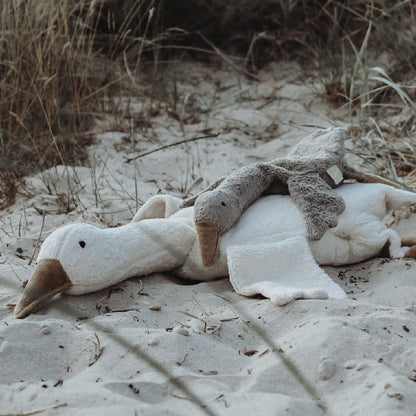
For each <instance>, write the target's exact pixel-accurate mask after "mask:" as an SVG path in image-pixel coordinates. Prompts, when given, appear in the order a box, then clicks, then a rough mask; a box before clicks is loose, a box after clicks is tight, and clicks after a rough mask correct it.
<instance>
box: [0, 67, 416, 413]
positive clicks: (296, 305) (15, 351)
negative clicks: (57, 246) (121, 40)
mask: <svg viewBox="0 0 416 416" xmlns="http://www.w3.org/2000/svg"><path fill="white" fill-rule="evenodd" d="M172 70H174V71H176V79H177V82H178V91H179V101H178V104H177V114H176V116H177V115H178V114H179V117H173V116H172V113H171V112H170V106H169V105H167V104H166V103H164V102H160V103H159V102H153V103H152V104H151V106H152V109H153V110H152V111H153V113H152V117H150V120H148V121H149V123H148V124H149V125H147V126H144V125H143V123H140V120H142V118H143V114H144V113H143V107H144V105H143V102H142V101H141V99H140V97H137V98H135V97H133V98H130V100H131V101H132V104H133V108H135V109H136V110H137V113H134V112H133V113H132V116H131V117H121V116H114V117H110V116H102V117H101V118H100V119H98V120H97V124H96V126H95V128H94V134H95V136H96V142H95V144H93V145H92V146H91V147H90V148H89V157H90V167H63V166H58V167H57V168H53V169H50V170H48V171H45V172H42V173H40V174H37V175H35V176H32V177H28V178H26V188H25V190H24V191H23V193H22V195H19V196H18V198H17V200H16V203H15V204H14V205H13V206H12V207H10V208H8V209H7V210H5V211H3V212H2V213H1V214H0V228H1V232H0V236H1V241H0V242H1V247H0V254H1V256H0V262H1V264H0V375H1V376H0V415H2V416H3V415H10V414H13V415H14V414H20V415H29V414H37V412H39V413H40V414H43V415H45V416H47V415H68V416H69V415H71V416H74V415H91V416H95V415H100V416H104V415H132V416H133V415H188V414H189V415H204V414H208V415H237V414H247V415H254V414H262V415H279V416H280V415H288V416H295V415H299V416H304V415H308V416H315V415H316V416H318V415H325V414H326V415H340V416H344V415H365V416H371V415H377V416H382V415H383V416H402V415H403V416H413V415H415V414H416V346H415V345H416V342H415V341H416V336H415V334H416V290H415V285H416V283H415V271H416V263H415V262H414V261H412V260H389V259H372V260H368V261H367V262H365V263H361V264H356V265H348V266H343V267H338V268H334V267H326V268H325V270H326V271H327V272H328V273H329V274H330V275H331V277H333V278H334V280H335V281H336V282H337V283H339V284H340V285H341V286H342V287H343V288H344V289H345V291H346V293H347V294H348V299H345V300H298V301H295V302H292V303H290V304H288V305H287V306H284V307H276V306H273V305H272V304H271V303H270V301H269V300H267V299H261V298H246V297H242V296H239V295H237V294H236V293H235V292H234V291H233V289H232V287H231V284H230V282H229V281H228V279H222V280H218V281H214V282H208V283H206V282H205V283H196V284H190V282H186V281H182V280H179V279H177V278H175V277H173V276H171V275H169V274H155V275H151V276H147V277H134V278H131V279H129V280H127V281H125V282H122V283H120V284H118V285H116V286H114V287H112V288H109V289H105V290H102V291H100V292H97V293H93V294H89V295H83V296H65V295H63V296H61V297H59V298H58V299H56V300H55V301H54V302H52V304H51V305H50V306H48V307H46V308H44V309H43V310H41V311H39V312H38V313H36V314H33V315H30V316H29V317H28V318H26V319H24V320H15V319H14V318H13V305H14V304H15V303H16V302H17V300H18V298H19V295H20V294H21V291H22V284H23V282H24V281H25V280H27V279H28V278H29V277H30V275H31V273H32V271H33V268H34V263H35V261H33V262H32V264H31V265H28V263H29V260H30V258H31V256H32V254H33V250H34V247H35V245H36V242H37V240H38V238H39V235H40V230H41V228H42V222H43V228H42V233H41V235H40V241H43V240H44V239H45V238H46V236H47V235H48V234H49V233H50V232H52V231H53V230H54V229H56V228H57V227H58V226H60V225H63V224H67V223H71V222H76V221H77V222H79V221H82V222H89V223H92V224H96V225H100V226H102V227H105V226H116V225H119V224H124V223H127V222H128V221H130V220H131V218H132V217H133V215H134V213H135V211H136V209H137V208H138V207H139V206H140V205H141V204H142V203H143V202H145V201H146V200H147V199H148V198H149V197H150V196H152V195H155V194H157V193H160V192H161V193H169V194H172V195H175V196H179V197H185V196H186V195H190V194H193V193H195V192H197V191H198V190H200V189H202V188H203V187H205V186H206V185H207V184H208V183H209V182H211V181H213V180H214V179H216V178H217V177H218V176H221V175H224V174H227V173H229V172H230V170H231V169H233V168H236V167H240V166H243V165H244V164H247V163H251V162H253V161H257V160H267V159H271V158H275V157H278V156H284V155H285V154H286V153H287V151H288V148H289V147H290V146H292V145H293V144H295V143H296V142H297V141H299V140H300V139H301V138H303V137H304V136H305V135H306V134H307V133H309V132H311V131H313V130H314V129H315V128H316V127H330V126H341V127H343V126H346V121H345V120H346V114H345V112H344V111H343V110H335V109H334V108H333V107H331V105H330V104H329V103H326V102H325V100H323V99H322V97H321V96H320V92H321V91H322V88H323V87H322V86H321V85H320V84H319V83H316V82H312V81H310V82H307V81H301V80H302V76H301V70H300V68H299V67H298V66H296V65H295V64H293V63H279V64H272V65H270V66H268V67H267V68H265V69H264V70H263V71H261V72H260V73H259V78H260V79H261V80H262V82H253V81H249V80H247V79H245V78H244V77H241V76H239V75H238V74H236V73H234V72H232V71H230V70H229V69H226V68H223V69H219V68H217V67H210V66H209V65H199V64H198V65H197V64H186V63H184V64H181V65H178V66H177V67H175V68H174V69H172ZM218 133H220V135H218V136H216V135H217V134H218ZM201 136H212V137H208V138H205V139H201V140H196V141H193V142H192V143H188V144H186V145H185V144H183V145H178V146H172V147H169V148H167V149H165V150H162V151H158V152H154V153H152V154H149V155H148V156H144V157H141V158H139V159H137V160H136V161H133V162H130V163H126V159H128V158H132V157H135V156H137V155H140V154H143V153H145V152H148V151H151V150H153V149H157V148H159V147H161V146H165V145H167V144H170V143H175V142H178V141H181V140H184V139H191V138H195V137H201ZM43 211H45V218H44V219H42V214H41V213H42V212H43ZM414 225H415V223H414V221H413V222H412V218H411V217H410V218H409V220H408V222H402V223H401V226H402V227H405V228H406V229H408V230H409V233H410V234H411V230H412V229H413V230H414V229H415V227H414ZM35 258H36V256H35Z"/></svg>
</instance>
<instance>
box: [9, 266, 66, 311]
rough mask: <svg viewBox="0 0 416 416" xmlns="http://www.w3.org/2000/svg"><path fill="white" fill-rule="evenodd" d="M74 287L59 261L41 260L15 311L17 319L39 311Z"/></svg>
mask: <svg viewBox="0 0 416 416" xmlns="http://www.w3.org/2000/svg"><path fill="white" fill-rule="evenodd" d="M71 286H72V283H71V281H70V280H69V277H68V275H67V274H66V272H65V270H64V268H63V267H62V264H61V263H60V262H59V260H54V259H45V260H41V261H40V262H39V263H38V265H37V266H36V268H35V271H34V272H33V275H32V277H31V278H30V280H29V283H28V284H27V285H26V287H25V288H24V290H23V293H22V296H21V297H20V299H19V301H18V302H17V305H16V307H15V309H14V316H15V318H17V319H21V318H25V317H26V316H28V315H30V314H31V313H33V312H36V311H38V310H39V309H40V308H41V307H42V306H43V305H44V304H45V303H47V301H49V300H50V299H52V298H53V297H54V296H55V295H57V294H58V293H62V292H65V291H66V290H68V289H69V288H70V287H71Z"/></svg>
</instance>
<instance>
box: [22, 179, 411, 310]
mask: <svg viewBox="0 0 416 416" xmlns="http://www.w3.org/2000/svg"><path fill="white" fill-rule="evenodd" d="M337 192H338V193H339V195H340V196H342V198H343V199H344V201H345V204H346V209H345V211H344V212H343V213H342V214H341V215H340V217H339V221H338V225H337V226H336V227H335V228H331V229H329V230H328V231H327V232H326V233H325V234H324V236H323V237H322V238H321V239H320V240H317V241H316V240H315V241H313V240H308V238H307V227H306V224H305V220H304V217H303V215H302V214H301V213H300V211H299V210H298V209H297V207H296V205H295V204H294V202H293V201H292V200H291V199H290V197H288V196H281V195H275V196H267V197H264V198H261V199H259V200H258V201H256V202H255V203H254V204H253V205H252V206H251V207H249V208H248V209H247V211H246V212H244V213H243V215H242V216H241V218H240V219H239V220H238V221H237V222H236V223H235V224H234V225H233V227H232V228H231V229H230V230H229V231H227V232H226V233H225V234H223V235H222V236H221V238H220V240H219V258H218V261H217V262H216V263H215V265H214V266H212V267H205V266H203V263H202V259H201V253H200V249H199V245H198V240H197V234H196V230H195V223H194V221H193V208H192V207H190V208H184V209H179V208H178V207H179V205H180V203H181V202H182V201H181V200H180V199H178V198H174V197H170V196H156V197H153V198H151V199H150V200H149V201H148V202H147V203H146V204H145V205H144V206H143V207H142V208H141V209H140V210H139V211H138V213H137V214H136V216H135V217H134V219H133V221H132V222H131V223H129V224H127V225H124V226H121V227H118V228H109V229H99V228H97V227H94V226H92V225H88V224H72V225H68V226H64V227H62V228H60V229H58V230H56V231H54V232H53V233H52V234H51V235H50V236H49V237H48V238H47V239H46V240H45V242H44V243H43V245H42V247H41V250H40V252H39V256H38V259H37V266H36V268H35V270H34V273H33V275H32V277H31V279H30V280H29V283H28V284H27V286H26V288H25V289H24V291H23V294H22V296H21V298H20V300H19V302H18V303H17V305H16V308H15V316H16V318H24V317H25V316H27V315H29V314H30V313H32V312H34V311H36V310H38V309H39V308H40V307H41V306H42V305H43V304H44V302H46V301H47V300H49V299H50V298H52V297H53V296H54V295H56V294H58V293H67V294H71V295H80V294H84V293H89V292H93V291H97V290H100V289H103V288H106V287H108V286H111V285H113V284H115V283H117V282H120V281H123V280H125V279H127V278H129V277H132V276H143V275H148V274H150V273H152V272H163V271H172V272H174V273H175V274H177V275H179V276H181V277H184V278H188V279H194V280H202V281H204V280H205V281H207V280H212V279H215V278H219V277H223V276H229V277H230V280H231V283H232V285H233V287H234V289H235V290H236V292H237V293H239V294H241V295H246V296H250V295H254V294H261V295H263V296H265V297H266V298H270V299H271V301H272V302H274V303H276V304H277V305H284V304H286V303H288V302H290V301H292V300H294V299H297V298H309V299H311V298H320V299H326V298H335V299H336V298H345V297H346V294H345V292H344V291H343V290H342V289H341V287H340V286H338V285H337V284H336V283H335V282H334V281H333V280H332V279H331V278H330V277H329V276H328V275H327V274H326V273H325V272H324V271H323V270H322V269H321V268H320V267H319V266H318V264H321V265H324V264H326V265H343V264H349V263H354V262H359V261H363V260H366V259H368V258H370V257H373V256H376V255H377V254H379V253H380V250H381V249H382V248H383V247H384V246H385V245H386V243H389V251H390V256H391V257H405V256H409V257H414V255H413V252H414V249H409V247H402V241H401V238H400V236H399V235H398V234H397V233H396V232H395V231H394V230H392V229H390V228H388V227H387V226H386V225H385V224H384V222H383V218H384V217H385V215H386V214H387V213H388V212H389V211H390V210H393V209H397V208H400V207H402V206H405V205H410V204H414V203H416V194H414V193H411V192H407V191H403V190H398V189H395V188H393V187H390V186H387V185H382V184H348V185H343V186H341V187H339V188H338V189H337ZM415 243H416V239H415Z"/></svg>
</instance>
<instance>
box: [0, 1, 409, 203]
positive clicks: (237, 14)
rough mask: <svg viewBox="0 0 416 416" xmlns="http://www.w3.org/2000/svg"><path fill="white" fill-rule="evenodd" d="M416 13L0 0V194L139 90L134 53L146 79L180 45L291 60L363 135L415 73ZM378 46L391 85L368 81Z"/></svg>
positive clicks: (84, 139)
mask: <svg viewBox="0 0 416 416" xmlns="http://www.w3.org/2000/svg"><path fill="white" fill-rule="evenodd" d="M415 16H416V14H415V10H414V7H413V6H412V2H411V1H410V0H403V1H392V0H346V1H339V0H302V1H301V0H240V1H230V2H223V1H221V0H199V1H189V2H183V1H181V0H170V1H158V0H139V1H134V0H127V1H121V0H27V1H23V0H3V1H2V4H1V6H0V146H1V147H0V172H1V180H2V184H1V186H0V202H1V203H2V204H3V205H4V204H5V203H6V201H7V203H10V202H11V201H13V195H14V193H15V191H16V187H15V186H13V185H12V183H13V182H14V181H15V179H13V178H17V177H21V176H22V175H24V174H28V173H31V172H33V171H36V170H39V169H44V168H47V167H50V166H52V165H55V164H74V163H80V162H82V160H83V159H84V157H85V148H86V145H88V144H89V143H91V140H92V136H90V135H88V134H85V132H86V131H88V128H89V126H90V122H91V120H92V119H93V117H95V116H96V115H97V112H99V111H101V112H102V111H103V110H104V111H111V112H112V113H114V111H115V109H116V107H117V104H116V103H115V102H112V96H114V95H120V94H114V92H115V91H116V92H117V93H118V92H120V89H122V87H121V86H120V84H121V83H126V82H127V83H128V84H129V88H130V89H132V90H135V91H138V90H140V88H141V87H142V85H143V82H142V80H143V77H142V76H141V72H140V71H141V69H142V67H143V65H142V63H143V60H144V59H145V60H146V61H147V62H149V61H151V62H153V68H152V71H150V72H152V74H151V76H150V77H149V76H148V77H147V79H151V80H153V82H155V81H156V80H159V73H160V71H159V68H160V65H161V63H162V62H163V61H164V60H166V59H169V58H170V57H172V55H175V56H179V55H181V54H184V53H186V54H187V56H189V55H190V54H193V56H197V57H201V54H202V55H205V56H211V55H215V56H217V57H220V59H223V60H225V61H226V62H227V63H229V64H231V65H233V67H234V68H237V67H238V68H239V69H240V70H241V71H242V72H246V73H247V72H250V73H254V72H255V71H256V70H257V69H258V68H259V67H261V66H262V65H263V64H264V63H266V62H268V61H270V60H273V59H279V58H280V57H282V56H284V57H290V58H296V59H300V60H301V61H302V62H303V63H304V64H305V65H309V66H310V67H312V68H314V69H315V70H316V74H317V75H318V76H319V77H320V78H321V80H322V82H323V84H324V86H325V89H326V92H327V94H328V97H329V98H330V99H331V100H332V101H333V102H334V103H335V104H336V105H341V104H343V103H347V104H348V105H349V106H350V113H351V114H352V113H353V112H355V113H357V112H360V116H361V119H362V120H361V121H362V130H363V131H364V132H365V131H366V130H368V129H369V128H370V127H369V126H370V124H371V123H370V122H369V120H370V118H371V117H373V118H374V117H381V116H383V114H382V111H384V109H383V106H384V104H385V103H389V102H390V101H391V99H392V97H393V100H395V99H397V98H398V102H400V97H398V95H397V92H398V89H400V90H404V87H403V84H402V83H403V82H405V81H406V82H408V81H409V80H410V81H413V80H414V71H415V70H416V49H415V48H414V44H415V41H416V23H415ZM397 27H400V31H398V30H397ZM383 52H388V53H389V56H390V57H391V58H390V60H389V62H390V63H391V65H390V68H388V69H387V70H388V74H389V77H390V78H389V82H390V81H391V85H390V86H389V87H388V88H384V89H381V90H377V88H378V86H377V85H376V84H375V81H374V80H370V77H371V67H372V66H374V64H373V63H372V59H373V58H376V57H377V56H378V55H380V54H381V53H383ZM351 62H353V63H351ZM385 69H386V68H385ZM147 75H149V74H147ZM394 85H396V86H397V87H398V88H396V89H395V88H394ZM103 98H105V99H106V101H105V102H106V104H105V105H104V104H103ZM409 98H410V100H412V99H413V97H412V96H410V97H409ZM370 99H371V102H369V100H370ZM369 103H370V104H369ZM396 103H397V101H396ZM97 109H98V110H97ZM119 110H121V109H119ZM122 111H128V109H122ZM6 194H7V195H6Z"/></svg>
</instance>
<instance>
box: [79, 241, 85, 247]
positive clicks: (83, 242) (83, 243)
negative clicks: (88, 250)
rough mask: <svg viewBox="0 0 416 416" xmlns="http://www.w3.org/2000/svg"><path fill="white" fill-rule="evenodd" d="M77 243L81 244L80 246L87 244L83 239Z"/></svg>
mask: <svg viewBox="0 0 416 416" xmlns="http://www.w3.org/2000/svg"><path fill="white" fill-rule="evenodd" d="M79 245H80V246H81V248H84V247H85V246H86V245H87V244H86V243H85V241H82V240H81V241H79Z"/></svg>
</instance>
